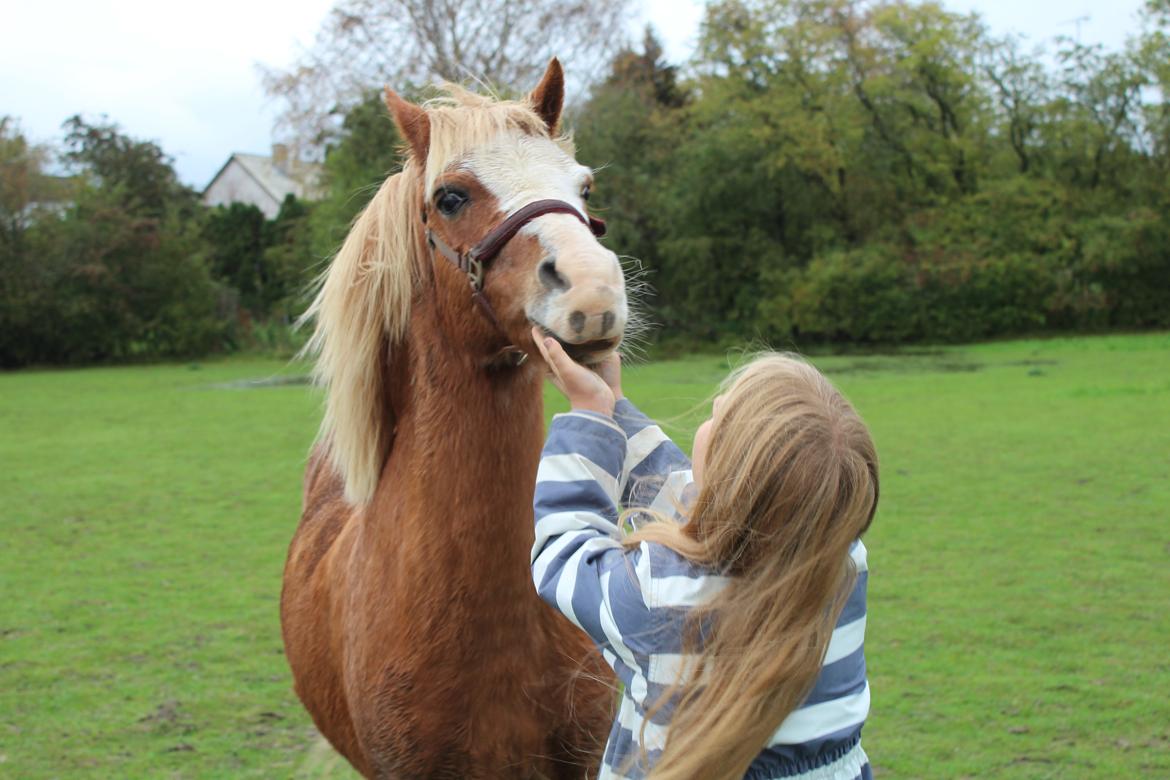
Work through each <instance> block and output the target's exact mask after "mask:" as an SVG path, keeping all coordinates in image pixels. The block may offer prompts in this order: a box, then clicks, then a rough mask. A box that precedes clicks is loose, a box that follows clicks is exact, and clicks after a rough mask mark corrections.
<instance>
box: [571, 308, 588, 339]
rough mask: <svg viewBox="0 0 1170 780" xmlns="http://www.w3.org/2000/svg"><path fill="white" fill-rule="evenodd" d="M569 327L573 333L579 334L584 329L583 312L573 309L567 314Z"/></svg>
mask: <svg viewBox="0 0 1170 780" xmlns="http://www.w3.org/2000/svg"><path fill="white" fill-rule="evenodd" d="M569 327H570V328H572V329H573V332H574V333H577V334H580V333H581V331H583V330H585V312H583V311H575V312H573V313H572V314H570V315H569Z"/></svg>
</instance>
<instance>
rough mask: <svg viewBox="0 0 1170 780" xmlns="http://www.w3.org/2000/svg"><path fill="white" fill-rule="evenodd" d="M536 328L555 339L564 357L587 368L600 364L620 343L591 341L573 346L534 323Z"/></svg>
mask: <svg viewBox="0 0 1170 780" xmlns="http://www.w3.org/2000/svg"><path fill="white" fill-rule="evenodd" d="M536 326H537V327H538V328H540V330H541V332H542V333H544V334H545V335H546V336H551V337H553V338H554V339H556V340H557V343H558V344H560V345H561V349H563V350H565V354H566V355H568V356H569V357H571V358H572V359H573V360H574V361H575V362H577V363H582V364H584V365H587V366H589V365H594V364H596V363H600V362H601V361H602V360H603V359H605V357H607V356H608V355H609V353H611V352H613V351H614V350H615V349H617V346H618V344H620V343H621V339H620V338H616V339H595V340H593V341H584V342H582V343H580V344H573V343H571V342H568V341H565V340H564V339H562V338H561V337H560V336H558V335H557V334H555V333H553V332H552V331H551V330H549V329H548V328H546V327H545V326H543V325H541V324H540V323H536Z"/></svg>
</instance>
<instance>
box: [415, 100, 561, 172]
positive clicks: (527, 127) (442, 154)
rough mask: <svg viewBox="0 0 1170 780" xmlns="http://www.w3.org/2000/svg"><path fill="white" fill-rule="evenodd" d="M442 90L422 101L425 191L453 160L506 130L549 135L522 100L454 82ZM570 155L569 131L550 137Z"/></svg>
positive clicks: (545, 127)
mask: <svg viewBox="0 0 1170 780" xmlns="http://www.w3.org/2000/svg"><path fill="white" fill-rule="evenodd" d="M444 92H445V94H443V95H440V96H439V97H436V98H432V99H431V100H428V101H427V102H426V103H425V104H424V108H426V111H427V117H428V119H430V124H431V137H430V147H429V151H428V154H427V159H426V165H425V166H424V170H423V183H424V185H425V192H428V193H429V192H430V191H431V190H432V189H433V188H434V186H435V181H436V179H438V178H439V176H441V175H442V174H443V172H444V171H446V170H447V169H448V168H449V167H450V166H451V165H452V164H453V163H457V162H459V161H460V160H462V159H464V158H465V157H466V156H467V155H468V154H469V153H470V152H471V151H472V150H474V149H477V148H480V147H483V146H486V145H488V144H490V143H492V142H493V141H495V140H497V139H499V138H500V137H501V136H506V135H509V134H515V135H527V136H534V137H538V138H549V133H548V127H547V126H546V125H545V122H544V120H543V119H542V118H541V117H540V115H538V114H537V113H536V110H535V109H534V107H533V106H531V105H530V104H528V103H527V102H525V101H518V100H497V99H495V98H492V97H486V96H483V95H477V94H475V93H474V92H471V91H469V90H466V89H464V88H463V87H460V86H458V85H456V84H446V85H444ZM549 140H551V141H552V142H553V143H555V144H556V145H557V146H559V147H560V148H561V149H562V150H564V151H565V152H566V153H567V154H568V155H569V156H574V155H575V153H576V150H575V149H574V147H573V141H572V138H571V137H570V136H568V135H562V136H557V137H555V138H549Z"/></svg>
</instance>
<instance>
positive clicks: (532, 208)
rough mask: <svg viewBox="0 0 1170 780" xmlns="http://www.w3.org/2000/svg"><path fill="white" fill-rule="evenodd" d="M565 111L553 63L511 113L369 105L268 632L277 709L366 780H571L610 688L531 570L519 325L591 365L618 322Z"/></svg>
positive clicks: (535, 415)
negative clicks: (375, 168) (275, 649)
mask: <svg viewBox="0 0 1170 780" xmlns="http://www.w3.org/2000/svg"><path fill="white" fill-rule="evenodd" d="M563 98H564V76H563V72H562V70H561V66H560V64H559V63H558V62H557V61H556V60H555V59H554V60H552V61H551V62H550V63H549V66H548V68H547V70H546V71H545V74H544V76H543V77H542V79H541V80H540V83H539V85H538V86H537V87H536V89H535V90H534V91H533V92H532V93H530V94H529V96H528V97H527V99H526V100H519V101H504V100H496V99H494V98H489V97H482V96H479V95H476V94H473V93H471V92H469V91H467V90H463V89H461V88H459V87H456V86H454V85H448V87H447V92H446V96H445V97H440V98H436V99H434V100H431V101H428V102H427V103H425V104H423V105H416V104H412V103H409V102H407V101H406V100H404V99H402V98H401V97H400V96H398V95H397V94H396V93H395V92H393V91H392V90H390V89H389V88H387V89H386V92H385V102H386V105H387V107H388V109H389V111H390V114H391V115H392V116H393V119H394V121H395V123H396V124H397V127H398V129H399V132H400V135H401V136H402V138H403V139H404V141H405V143H404V153H405V163H404V165H403V168H402V170H401V171H400V172H399V173H397V174H395V175H393V176H390V177H389V178H387V179H386V180H385V181H384V182H383V184H382V185H381V186H380V188H379V189H378V191H377V193H376V194H375V196H374V197H373V199H372V200H371V201H370V202H369V204H368V205H367V206H366V208H365V209H364V211H363V212H362V213H361V214H360V215H359V216H358V217H357V218H356V219H355V221H354V223H353V225H352V228H351V230H350V232H349V234H348V236H347V237H346V239H345V241H344V242H343V244H342V247H341V249H340V250H339V251H338V253H337V254H336V256H335V257H334V259H333V261H332V263H331V265H330V267H329V269H328V270H327V271H326V273H325V274H324V277H323V281H322V283H321V287H320V289H319V291H318V293H317V294H316V296H315V298H314V300H313V302H312V304H311V305H310V307H309V309H308V311H307V313H306V317H308V318H311V319H312V320H313V321H314V322H315V326H314V330H313V333H312V335H311V337H310V339H309V342H308V346H307V349H308V350H309V351H310V352H311V353H312V354H314V355H315V356H316V364H315V368H314V375H315V378H316V379H317V381H318V382H319V384H321V385H322V386H323V387H324V388H325V412H324V417H323V421H322V424H321V430H320V432H319V435H318V438H317V441H316V443H315V444H314V446H313V449H312V451H311V453H310V455H309V460H308V464H307V466H306V471H305V480H304V492H303V512H302V515H301V520H300V524H299V526H298V528H297V530H296V533H295V535H294V537H293V540H292V543H291V546H290V548H289V552H288V559H287V563H286V566H285V571H284V584H283V590H282V594H281V626H282V632H283V636H284V645H285V652H286V655H287V658H288V663H289V665H290V666H291V668H292V673H293V678H294V687H295V690H296V692H297V695H298V696H299V697H300V699H301V701H302V702H303V704H304V706H305V707H306V709H307V710H308V711H309V713H310V714H311V716H312V718H313V721H314V722H315V724H316V726H317V728H318V730H319V731H320V732H321V733H322V734H323V735H324V736H325V737H326V738H327V739H328V740H329V742H330V743H331V744H332V745H333V747H334V748H335V749H336V750H337V751H338V752H339V753H341V754H342V755H343V756H344V757H345V758H346V759H347V760H348V761H349V762H350V763H351V764H352V765H353V766H354V767H355V768H356V769H357V770H358V771H359V772H360V773H361V774H362V775H364V776H366V777H376V778H496V777H501V778H503V777H506V778H556V779H560V778H582V777H585V776H586V775H587V774H591V773H592V772H593V770H594V769H595V768H596V767H597V765H598V764H599V762H600V756H601V751H602V749H603V747H604V743H605V738H606V734H607V732H608V730H609V727H610V724H611V723H612V718H613V708H614V704H615V697H614V694H613V689H614V681H613V677H612V672H611V671H610V670H609V668H608V666H606V665H605V663H604V661H603V659H602V658H601V656H600V655H599V653H598V651H597V648H596V647H595V646H594V645H593V644H592V642H591V641H590V640H589V639H588V638H587V637H586V636H585V635H584V634H583V633H582V632H581V631H579V630H578V629H577V628H576V627H575V626H573V625H571V624H570V623H569V622H568V621H566V620H564V619H563V618H562V617H560V616H559V615H557V614H554V611H553V610H552V609H551V608H550V607H548V605H546V604H544V603H543V602H542V601H541V600H540V599H539V597H538V596H537V594H536V592H535V589H534V587H533V584H532V580H531V573H530V570H529V556H530V550H531V547H532V544H533V538H534V534H533V510H532V491H533V486H534V483H535V476H536V470H537V465H538V461H539V456H540V450H541V446H542V441H543V425H544V417H543V409H542V384H543V378H544V370H545V369H544V368H543V365H542V361H541V360H540V359H539V358H537V359H534V360H531V361H529V360H527V359H526V358H527V357H528V356H529V355H531V354H535V353H536V347H535V344H534V343H533V341H532V336H531V329H532V327H533V325H536V326H538V327H539V328H540V329H542V331H543V332H544V333H545V334H547V335H549V336H552V337H554V338H557V339H558V340H559V341H560V342H561V343H562V344H563V345H565V346H566V349H567V350H569V352H570V353H571V354H573V355H574V356H575V357H576V358H578V359H580V360H583V361H586V362H590V361H592V362H596V361H599V360H601V359H603V358H604V357H605V356H606V355H607V354H609V353H611V352H612V351H613V350H615V349H616V348H617V347H618V345H619V343H620V341H621V339H622V335H623V329H624V327H625V325H626V322H627V319H628V317H629V307H628V303H627V295H626V292H627V291H626V288H625V282H624V278H623V274H622V269H621V266H620V263H619V262H618V258H617V256H616V255H615V254H614V253H613V252H611V251H609V250H608V249H606V248H605V247H604V246H602V245H601V244H600V243H599V242H598V241H597V235H598V234H600V233H601V232H603V231H602V228H601V226H602V225H603V223H601V222H600V220H596V219H595V218H593V217H591V216H589V214H588V211H587V209H586V204H585V201H586V200H587V198H588V196H589V188H590V186H591V185H592V173H591V171H590V170H589V169H588V168H586V167H584V166H582V165H581V164H579V163H577V162H576V160H575V159H574V150H573V147H572V144H571V141H570V140H569V139H568V138H567V137H564V136H561V135H559V133H558V126H559V123H560V118H561V110H562V105H563Z"/></svg>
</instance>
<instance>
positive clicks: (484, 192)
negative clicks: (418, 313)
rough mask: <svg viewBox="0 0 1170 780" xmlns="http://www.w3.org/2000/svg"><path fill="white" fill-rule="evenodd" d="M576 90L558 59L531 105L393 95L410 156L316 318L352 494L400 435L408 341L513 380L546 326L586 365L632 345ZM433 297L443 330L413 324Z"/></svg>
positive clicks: (374, 207) (333, 440)
mask: <svg viewBox="0 0 1170 780" xmlns="http://www.w3.org/2000/svg"><path fill="white" fill-rule="evenodd" d="M563 96H564V79H563V74H562V72H561V66H560V64H559V63H557V61H556V60H553V61H552V62H551V63H549V67H548V70H547V71H546V72H545V75H544V78H543V79H541V82H540V84H539V86H537V88H536V89H535V90H534V91H533V92H532V94H531V95H529V96H528V99H527V100H524V101H497V100H492V99H490V98H484V97H480V96H477V95H474V94H472V93H470V92H467V91H465V90H461V89H459V88H458V87H451V88H450V89H449V96H448V97H446V98H442V99H437V100H433V101H430V102H428V103H427V104H426V105H425V106H417V105H413V104H411V103H408V102H406V101H404V100H402V99H401V98H400V97H398V95H396V94H395V93H393V92H391V91H389V90H387V92H386V104H387V106H388V107H389V109H390V112H391V114H392V115H393V117H394V121H395V122H396V123H397V125H398V128H399V130H400V132H401V134H402V137H403V138H404V139H405V140H406V142H407V145H408V155H407V158H406V161H405V164H404V165H403V169H402V171H401V172H400V173H398V174H396V175H394V176H391V177H390V178H388V179H387V180H386V181H385V182H384V183H383V184H382V186H381V188H380V189H379V190H378V193H377V194H376V195H375V196H374V198H373V199H372V200H371V201H370V203H369V205H367V206H366V208H365V210H363V212H362V213H361V215H360V216H359V217H358V218H357V220H355V222H354V225H353V228H352V229H351V230H350V232H349V235H348V236H347V237H346V239H345V243H344V244H343V245H342V247H341V249H340V250H339V251H338V253H337V255H336V257H335V258H334V259H333V262H332V263H331V265H330V268H329V270H328V272H327V273H326V274H325V276H324V278H323V281H322V284H321V289H320V291H319V292H318V294H317V297H316V298H315V299H314V301H313V303H312V305H311V306H310V307H309V310H308V311H307V312H306V314H305V319H315V320H316V328H315V330H314V333H313V336H312V338H311V339H310V340H309V343H308V345H307V347H306V351H307V352H309V353H316V355H317V365H316V368H315V375H316V378H317V380H318V382H319V383H321V384H323V385H325V386H326V388H327V393H328V397H327V399H326V405H325V417H324V420H323V421H322V424H321V437H322V439H324V440H325V441H327V442H328V444H329V452H330V458H331V460H332V462H333V465H334V466H335V467H336V469H337V471H338V472H339V473H340V474H341V475H342V476H343V478H344V480H345V493H346V496H347V498H348V499H349V500H350V501H352V502H354V503H364V502H366V501H368V500H369V499H370V498H371V497H372V496H373V494H374V489H375V487H376V486H377V482H378V478H379V475H380V474H381V469H382V466H383V464H384V463H385V462H386V457H387V456H388V454H389V452H390V449H391V447H392V445H393V440H394V428H395V424H396V423H395V419H394V411H393V407H394V402H393V396H394V395H395V391H394V388H393V386H392V383H391V380H390V375H391V374H392V373H394V372H393V371H391V368H392V367H394V366H395V362H396V357H397V355H398V354H399V350H400V347H401V346H402V344H403V343H404V342H406V341H407V340H408V339H411V338H429V339H434V340H433V341H432V342H431V344H430V347H429V348H434V347H435V345H441V346H442V348H443V349H444V350H446V349H451V350H456V351H458V352H459V353H461V357H463V358H469V360H463V361H460V362H461V363H463V364H468V363H470V364H471V365H475V366H477V367H478V368H477V370H483V371H495V372H496V375H497V376H498V375H499V370H500V369H502V370H503V371H515V370H521V371H529V370H530V369H528V368H523V369H516V368H515V363H516V361H515V360H514V359H511V358H509V357H508V356H514V355H515V354H516V353H515V350H516V349H517V348H518V349H520V350H524V351H527V352H530V353H531V352H534V351H535V345H534V344H533V343H532V335H531V330H532V324H536V325H538V326H540V327H541V328H543V329H544V330H545V331H546V332H548V333H549V334H551V335H553V336H555V337H556V338H557V339H559V340H560V341H561V342H562V343H563V344H564V345H565V347H566V350H567V351H568V352H569V354H571V355H573V356H574V357H576V358H578V359H580V360H584V361H586V362H591V361H599V360H600V359H602V358H603V357H604V356H605V355H607V354H609V353H610V352H612V351H613V350H614V349H616V348H617V346H618V344H619V342H620V341H621V339H622V335H623V332H624V329H625V326H626V320H627V305H626V291H625V284H624V280H623V276H622V271H621V267H620V266H619V264H618V260H617V257H616V256H615V255H614V253H613V252H611V251H609V250H608V249H606V248H605V247H603V246H601V244H599V243H598V242H597V240H596V238H595V233H597V232H599V231H598V230H597V225H596V224H593V222H594V221H593V220H591V219H590V218H589V216H588V213H587V212H586V210H585V204H586V200H587V199H588V197H589V188H590V186H591V185H592V173H591V172H590V170H589V169H588V168H586V167H584V166H582V165H580V164H578V163H577V162H576V161H575V160H574V159H573V149H572V144H571V143H570V142H569V140H568V139H566V138H564V137H561V136H560V135H559V134H558V133H557V127H558V125H559V123H560V114H561V107H562V103H563ZM550 201H555V203H550ZM532 204H536V205H535V206H534V205H532ZM591 227H592V228H593V229H592V230H591ZM485 239H486V241H485ZM481 267H482V273H481V272H480V271H481ZM477 286H478V287H479V290H478V291H477V290H476V287H477ZM424 303H425V306H426V309H427V310H428V311H429V312H431V313H432V315H433V316H432V318H431V321H432V322H433V323H434V324H435V325H437V327H438V328H439V330H440V331H442V332H441V333H431V332H427V333H415V334H412V333H411V321H412V309H413V308H414V307H415V306H419V307H422V306H423V305H424ZM420 346H421V345H420ZM421 351H422V352H426V351H428V348H423V349H422V350H421ZM501 357H505V358H508V359H503V360H501Z"/></svg>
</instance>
